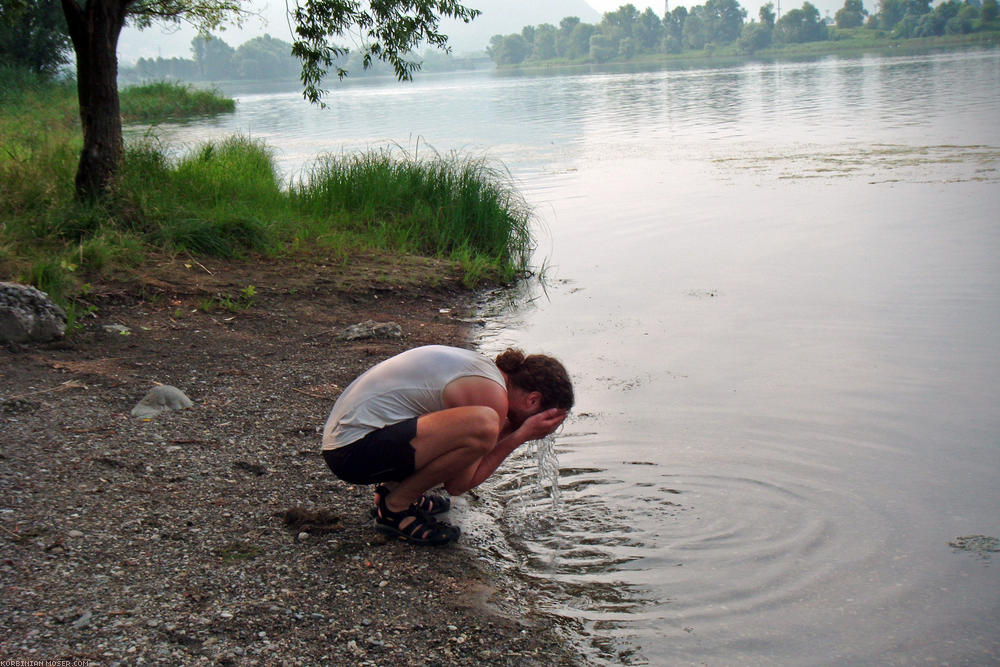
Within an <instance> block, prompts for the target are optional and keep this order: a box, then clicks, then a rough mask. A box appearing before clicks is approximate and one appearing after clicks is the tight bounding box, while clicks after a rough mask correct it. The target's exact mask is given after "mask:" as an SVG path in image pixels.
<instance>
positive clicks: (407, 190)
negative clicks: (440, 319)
mask: <svg viewBox="0 0 1000 667" xmlns="http://www.w3.org/2000/svg"><path fill="white" fill-rule="evenodd" d="M145 88H146V90H140V91H137V92H135V91H130V89H125V90H123V91H122V108H123V109H126V108H127V109H129V111H128V116H127V117H126V118H127V119H132V120H139V119H141V120H143V121H144V122H150V121H151V120H152V119H154V118H162V117H163V116H164V115H173V114H174V113H175V110H176V109H189V110H190V109H204V108H205V107H204V103H203V101H202V100H200V99H194V97H195V96H194V94H193V93H194V91H192V90H190V89H188V88H184V87H177V86H173V87H172V90H166V89H165V88H166V85H165V84H163V85H160V84H157V85H156V86H154V87H152V89H150V87H145ZM0 90H3V91H4V92H3V93H0V104H2V108H3V109H4V113H3V116H2V120H0V137H2V139H0V149H2V150H0V219H2V220H3V222H2V223H0V279H2V280H19V281H24V282H29V283H32V284H34V285H36V286H38V287H39V288H41V289H43V290H45V291H47V292H49V293H50V294H52V295H53V296H54V297H55V298H56V299H58V300H60V301H61V302H63V303H64V304H68V305H69V306H70V307H71V309H72V306H73V298H74V297H75V296H76V295H78V294H80V293H81V291H84V292H85V291H86V289H87V283H88V281H91V280H94V279H95V278H96V277H99V276H101V275H104V274H110V273H114V272H117V271H122V270H125V271H128V270H131V269H133V268H135V267H138V266H141V265H142V264H143V263H145V262H148V261H150V259H151V258H152V257H155V256H158V255H162V254H163V253H172V254H177V253H186V254H190V255H192V256H198V255H212V256H222V257H251V256H253V255H255V254H265V255H268V256H280V255H283V254H290V253H296V252H305V251H308V252H310V253H316V252H322V253H324V254H326V255H327V256H329V257H331V258H333V259H334V260H336V259H338V258H339V260H340V261H344V262H346V261H348V259H349V257H350V256H351V254H352V253H354V252H357V251H363V250H381V251H388V252H399V253H414V254H423V255H427V256H433V257H439V258H445V259H450V260H452V261H454V262H455V263H456V264H458V265H459V266H460V267H461V268H462V270H463V271H464V273H465V279H466V282H467V283H469V284H475V283H477V282H479V281H481V280H483V279H486V278H489V279H495V280H507V279H510V278H512V277H513V276H514V275H516V274H517V273H518V272H519V271H521V270H522V269H523V268H524V265H525V263H526V261H527V253H528V251H529V248H530V242H531V240H530V235H529V232H528V219H529V212H528V210H527V208H526V206H525V205H524V203H523V201H522V200H521V198H520V197H519V196H518V194H517V192H516V190H515V189H514V188H513V187H511V185H510V184H509V182H508V180H507V179H506V178H505V177H504V174H503V173H502V172H498V171H496V170H494V169H492V168H490V167H489V166H488V165H486V164H485V163H482V162H479V161H472V160H466V159H463V158H462V157H460V156H450V157H441V156H435V157H433V158H432V159H429V160H426V159H422V160H416V159H411V158H409V157H407V156H403V155H397V154H393V153H390V152H388V151H386V152H375V153H369V154H365V155H358V156H350V157H341V158H336V159H319V160H317V162H316V163H315V164H314V165H313V168H312V169H311V170H310V171H309V172H308V173H307V174H306V175H305V176H304V177H303V178H301V179H300V180H298V181H296V182H293V183H285V182H283V180H282V178H281V176H280V174H279V173H278V170H277V169H276V166H275V161H274V157H273V154H272V151H271V149H270V148H269V147H268V146H266V145H265V144H263V143H261V142H259V141H254V140H251V139H248V138H246V137H241V136H236V137H230V138H227V139H224V140H222V141H218V142H212V143H207V144H205V145H202V146H199V147H196V148H195V149H193V150H192V151H190V152H189V153H188V154H186V155H184V156H182V157H180V158H170V157H168V155H169V154H170V152H169V151H168V150H166V147H164V146H161V145H159V144H158V143H157V141H156V139H155V137H147V139H145V140H142V141H141V142H137V143H133V144H132V145H130V146H128V147H127V148H126V154H125V159H124V164H123V167H122V170H121V173H120V176H119V179H118V181H117V184H116V187H115V191H114V193H113V194H112V195H111V196H109V197H108V198H106V199H105V200H104V201H102V202H100V203H99V204H83V203H79V202H77V201H75V199H74V196H73V178H74V173H75V169H76V163H77V159H78V155H79V150H80V147H81V144H82V142H81V139H80V136H79V135H80V130H79V120H78V118H77V115H76V102H75V89H74V87H73V86H72V85H69V84H61V83H54V82H48V81H42V80H38V79H34V78H32V77H26V76H24V75H20V74H17V73H14V72H9V71H8V72H0ZM199 97H200V94H199ZM189 98H190V99H189ZM126 100H129V101H128V102H126ZM134 108H137V110H133V109H134ZM154 108H155V109H157V111H153V109H154ZM185 113H187V112H185ZM71 314H72V313H71Z"/></svg>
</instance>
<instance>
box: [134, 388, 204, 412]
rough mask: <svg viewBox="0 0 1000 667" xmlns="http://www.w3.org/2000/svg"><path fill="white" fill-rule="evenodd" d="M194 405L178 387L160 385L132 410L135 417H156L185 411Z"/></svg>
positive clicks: (151, 390) (150, 391)
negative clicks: (175, 411)
mask: <svg viewBox="0 0 1000 667" xmlns="http://www.w3.org/2000/svg"><path fill="white" fill-rule="evenodd" d="M192 405H194V403H192V402H191V399H190V398H188V397H187V395H185V394H184V392H183V391H181V390H180V389H178V388H177V387H171V386H170V385H169V384H160V385H157V386H155V387H153V388H152V389H150V390H149V392H148V393H147V394H146V395H145V396H144V397H143V398H142V400H141V401H139V402H138V403H136V404H135V407H134V408H132V416H133V417H145V418H150V417H155V416H156V415H158V414H160V413H161V412H168V411H170V410H183V409H184V408H190V407H191V406H192Z"/></svg>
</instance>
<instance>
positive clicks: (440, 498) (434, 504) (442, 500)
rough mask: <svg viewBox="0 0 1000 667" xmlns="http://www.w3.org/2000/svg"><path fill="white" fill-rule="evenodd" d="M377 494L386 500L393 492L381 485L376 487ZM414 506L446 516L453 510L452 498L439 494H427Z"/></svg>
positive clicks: (430, 512)
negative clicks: (445, 514) (446, 513)
mask: <svg viewBox="0 0 1000 667" xmlns="http://www.w3.org/2000/svg"><path fill="white" fill-rule="evenodd" d="M375 493H377V494H378V496H379V497H380V498H385V497H386V496H387V495H389V494H390V493H392V491H391V489H389V487H388V486H386V485H385V484H379V485H378V486H376V487H375ZM414 504H415V505H416V506H417V507H419V508H420V509H422V510H423V511H425V512H427V513H428V514H432V515H433V514H444V513H445V512H447V511H448V510H450V509H451V498H449V497H448V496H445V495H441V494H437V493H425V494H423V495H421V496H420V497H419V498H417V502H416V503H414Z"/></svg>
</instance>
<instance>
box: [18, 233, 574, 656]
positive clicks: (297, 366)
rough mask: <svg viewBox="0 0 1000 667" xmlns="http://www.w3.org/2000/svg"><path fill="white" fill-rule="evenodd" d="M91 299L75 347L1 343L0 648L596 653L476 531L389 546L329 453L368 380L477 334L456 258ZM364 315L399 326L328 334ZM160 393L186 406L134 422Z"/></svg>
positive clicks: (168, 270)
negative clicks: (579, 648)
mask: <svg viewBox="0 0 1000 667" xmlns="http://www.w3.org/2000/svg"><path fill="white" fill-rule="evenodd" d="M251 285H252V286H253V287H254V289H253V290H250V291H248V290H247V287H248V286H251ZM248 293H252V299H251V298H247V299H245V300H243V301H240V300H239V299H238V297H237V295H241V294H242V295H246V294H248ZM87 298H88V299H89V301H90V302H91V303H92V304H93V305H94V306H96V311H95V315H96V317H85V318H83V319H82V320H81V322H80V329H79V330H78V331H76V332H75V333H74V334H73V335H72V336H71V337H69V338H68V339H66V340H65V341H62V342H59V343H56V344H51V345H45V346H39V347H30V348H25V349H21V350H19V351H10V350H0V386H2V387H3V390H2V395H0V423H2V424H3V433H4V438H3V442H2V443H0V485H2V487H3V489H4V494H3V505H2V507H0V529H2V530H0V573H2V577H3V581H4V588H3V601H2V605H0V607H2V609H0V656H2V657H3V658H4V659H48V660H53V659H77V660H83V661H89V662H90V663H91V664H95V665H110V664H139V663H141V662H145V663H147V664H171V665H173V664H222V665H226V664H229V665H235V664H289V665H313V664H338V665H355V664H356V665H364V664H392V665H473V664H475V665H532V664H538V663H539V662H544V663H545V664H567V665H568V664H578V663H579V662H582V661H581V660H580V659H579V658H578V657H577V656H575V655H574V654H573V653H572V651H570V650H569V649H568V647H566V646H565V645H564V644H563V643H562V642H561V640H560V639H559V638H558V636H557V635H556V633H555V630H554V628H552V627H551V626H549V625H547V624H546V623H545V622H544V621H543V620H542V619H540V618H539V617H537V616H534V615H531V614H529V613H526V612H525V609H526V608H527V607H528V606H529V605H530V604H531V600H530V597H526V596H525V595H524V594H522V593H518V594H517V597H518V599H517V600H514V599H513V598H512V597H509V596H511V595H512V594H511V592H510V590H511V589H506V590H505V588H504V585H503V584H501V582H499V581H498V579H497V578H496V577H498V576H499V574H498V573H494V572H491V571H490V570H489V569H488V567H487V566H485V565H484V564H483V561H482V560H480V559H479V558H478V555H479V554H478V552H477V549H476V545H475V544H474V543H472V542H471V541H470V540H469V539H463V541H462V542H460V543H459V544H458V545H454V546H451V547H447V548H441V549H428V548H414V547H412V546H409V545H406V544H403V543H400V542H396V541H387V540H386V539H384V538H382V537H381V536H379V535H378V534H377V533H375V532H374V530H373V529H372V528H371V526H370V522H369V519H368V513H367V512H368V508H369V503H370V489H367V488H358V487H352V486H349V485H346V484H343V483H341V482H339V481H338V480H336V479H335V478H334V477H333V476H332V475H331V474H330V473H329V471H328V470H326V468H325V466H324V464H323V461H322V459H321V458H320V456H319V434H318V432H317V429H320V428H321V427H322V425H323V422H324V420H325V419H326V415H327V413H328V412H329V409H330V407H331V406H332V403H333V401H334V399H335V398H336V396H337V395H338V394H339V392H340V390H341V388H342V387H344V386H346V385H347V383H348V382H350V380H351V379H352V378H353V377H354V376H356V375H357V374H358V373H359V372H361V371H362V370H364V369H365V368H367V367H369V366H371V365H372V364H374V363H376V362H377V361H379V360H380V359H382V358H385V357H388V356H390V355H392V354H395V353H397V352H399V351H401V350H403V349H406V348H409V347H414V346H417V345H422V344H427V343H449V344H456V345H465V344H467V343H468V331H469V329H468V327H469V326H470V323H469V321H468V317H467V315H469V314H470V313H471V312H472V309H473V306H474V304H473V302H472V301H471V294H470V292H468V290H467V289H465V288H464V287H463V286H462V283H461V276H460V275H457V274H456V272H455V269H454V267H453V265H452V264H450V263H447V262H443V261H440V260H429V259H421V258H413V257H405V256H399V255H380V254H374V253H368V254H357V255H355V256H353V257H351V258H350V260H349V261H348V262H346V263H334V264H330V263H327V262H325V261H323V260H322V259H321V258H318V257H314V258H305V257H299V258H298V259H297V260H296V261H295V263H294V264H291V263H289V261H287V260H282V261H278V260H272V259H266V258H257V260H256V261H250V262H247V261H230V260H223V259H205V258H201V259H200V260H198V261H195V260H190V259H187V260H185V259H177V258H174V259H171V258H161V259H160V260H159V261H157V262H155V263H151V264H149V265H147V266H146V267H144V268H143V269H142V270H141V271H138V272H137V273H136V274H135V276H134V277H133V278H131V279H129V280H128V281H126V282H122V281H118V282H115V281H111V280H108V281H105V282H100V283H95V284H93V285H92V291H91V293H90V294H89V295H88V297H87ZM211 304H215V306H212V305H211ZM369 319H370V320H374V321H377V322H385V321H389V320H391V321H394V322H395V323H397V324H398V325H399V327H400V330H401V332H402V337H401V338H398V339H367V340H366V339H362V340H354V341H347V340H343V339H341V337H340V336H339V335H338V334H339V332H341V331H342V330H343V328H344V327H347V326H349V325H352V324H356V323H358V322H362V321H365V320H369ZM473 326H474V325H473ZM155 383H163V384H170V385H174V386H176V387H178V388H180V389H181V390H183V391H184V392H185V393H187V395H188V396H189V397H190V398H191V399H192V400H193V401H194V406H193V407H191V408H189V409H186V410H182V411H179V412H173V413H168V414H164V415H160V416H158V417H155V418H153V419H151V420H149V421H144V420H142V419H138V418H135V417H132V416H130V415H129V411H130V410H131V408H132V406H133V405H135V403H136V402H137V401H138V400H139V399H141V398H142V396H143V395H144V394H145V392H146V391H148V390H149V389H150V388H151V387H152V386H154V384H155ZM474 502H476V501H475V500H473V499H471V498H470V497H468V496H466V497H464V498H462V499H458V500H457V501H456V508H455V509H453V510H452V516H451V519H452V520H453V521H456V522H458V523H461V521H462V513H463V508H464V507H466V506H467V503H474Z"/></svg>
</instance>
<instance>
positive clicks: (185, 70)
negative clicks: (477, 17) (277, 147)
mask: <svg viewBox="0 0 1000 667" xmlns="http://www.w3.org/2000/svg"><path fill="white" fill-rule="evenodd" d="M191 54H192V58H190V59H188V58H139V60H138V61H137V62H136V64H135V68H134V76H135V77H136V78H139V79H143V80H150V79H154V80H155V79H179V80H184V81H232V80H295V79H298V78H299V75H300V74H301V71H302V62H301V61H300V60H299V59H298V58H296V57H295V56H293V55H292V45H291V44H290V43H288V42H284V41H282V40H280V39H275V38H274V37H271V36H270V35H264V36H263V37H255V38H253V39H251V40H248V41H246V42H244V43H243V44H241V45H240V46H238V47H236V48H233V47H232V46H230V45H229V44H227V43H226V42H225V41H223V40H222V39H220V38H218V37H215V36H207V37H203V36H198V37H195V38H194V39H193V40H191ZM422 60H423V66H424V68H425V69H434V70H439V71H440V70H446V69H458V68H460V67H462V66H468V63H466V62H464V61H463V60H461V59H454V58H450V57H449V56H447V55H444V54H440V53H438V52H436V51H428V52H426V53H424V55H423V57H422ZM334 67H341V68H343V69H345V70H349V71H350V72H351V73H352V75H360V76H372V75H380V74H381V75H390V74H394V70H393V67H392V65H390V64H388V63H384V62H382V61H379V60H373V61H372V63H371V64H370V65H369V67H368V68H367V69H365V67H364V66H363V63H362V55H361V54H360V53H356V52H354V51H351V52H349V53H348V54H347V56H345V57H341V58H337V59H335V60H334ZM124 74H125V76H126V77H128V76H129V74H132V73H130V72H124Z"/></svg>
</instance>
